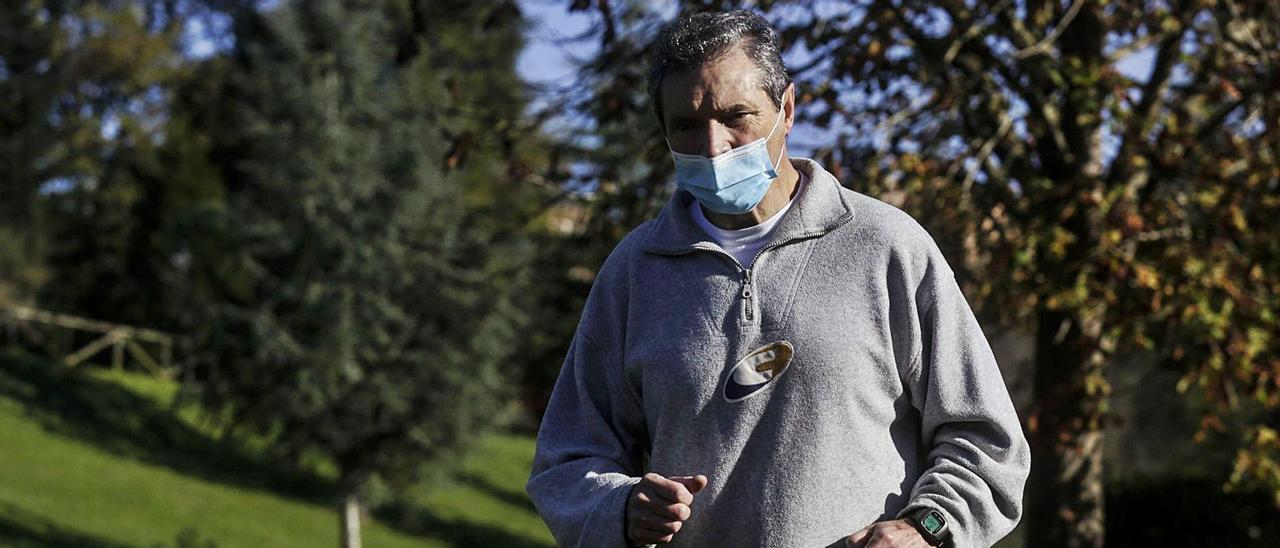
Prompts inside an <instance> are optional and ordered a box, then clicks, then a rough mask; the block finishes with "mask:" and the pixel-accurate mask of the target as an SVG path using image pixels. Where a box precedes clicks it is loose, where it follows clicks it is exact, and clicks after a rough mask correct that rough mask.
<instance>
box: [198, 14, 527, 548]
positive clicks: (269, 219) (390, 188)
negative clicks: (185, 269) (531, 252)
mask: <svg viewBox="0 0 1280 548" xmlns="http://www.w3.org/2000/svg"><path fill="white" fill-rule="evenodd" d="M445 7H448V6H445ZM421 9H430V7H429V6H422V5H420V4H418V3H413V4H408V5H406V4H403V3H395V2H392V3H385V4H378V3H370V4H358V3H357V4H351V3H346V2H339V1H328V0H318V1H313V2H289V3H285V4H283V5H281V6H279V7H277V8H275V9H272V10H270V11H267V12H259V11H256V10H254V9H246V10H245V11H242V12H239V13H237V14H236V40H237V51H236V53H235V59H234V63H233V65H232V66H231V67H230V68H229V69H228V70H229V73H228V76H227V78H228V84H227V87H226V88H225V90H224V96H223V98H222V100H221V101H222V102H221V104H220V105H218V106H217V107H216V108H217V111H218V112H220V113H222V114H221V115H220V118H219V119H216V120H211V121H210V123H213V124H215V125H216V127H215V128H214V129H213V130H212V133H213V134H214V135H215V138H214V141H215V145H214V150H213V152H212V156H211V157H212V158H214V159H215V161H216V162H217V163H218V164H219V165H220V166H222V169H223V171H224V174H225V175H224V176H225V180H226V189H227V197H226V200H227V204H226V209H225V211H224V216H223V217H222V218H221V219H222V220H221V221H220V223H219V224H220V227H219V228H218V230H217V232H218V233H219V236H218V238H217V240H218V242H220V243H218V244H216V245H212V246H211V247H212V248H213V250H212V251H205V252H204V255H198V256H196V257H194V260H195V261H197V262H202V261H208V263H203V262H202V263H201V268H203V269H207V271H210V272H217V273H218V274H217V275H216V276H214V277H213V278H212V279H210V280H206V282H205V284H204V288H203V290H204V291H209V292H210V293H212V294H213V295H214V300H216V304H215V305H214V306H212V307H211V309H210V311H209V314H208V315H207V317H205V318H204V319H203V321H202V322H200V327H199V335H198V337H197V340H198V341H199V342H198V347H199V349H200V358H199V359H198V360H197V362H196V363H197V366H196V367H195V368H194V369H193V370H192V371H191V375H190V378H191V379H192V386H193V387H194V388H195V390H196V393H197V394H199V397H200V398H201V399H202V401H203V402H204V403H205V404H206V405H207V406H209V407H210V408H213V409H218V410H226V412H227V416H229V417H231V420H232V421H233V423H234V424H235V425H237V426H239V427H241V428H246V429H249V430H253V431H257V432H260V433H264V434H267V435H269V436H270V443H271V446H272V448H273V450H274V451H275V452H277V453H278V454H280V455H281V456H283V457H284V458H286V459H289V460H291V461H294V462H301V461H302V460H304V459H306V458H309V457H315V456H320V457H322V458H324V459H327V460H328V461H330V462H332V463H333V464H334V465H335V467H336V469H337V473H338V477H339V481H338V484H339V485H338V488H339V491H340V499H341V502H340V508H341V515H342V520H341V523H342V524H343V542H344V545H346V546H354V545H358V543H359V523H358V516H359V514H360V507H361V506H362V501H363V499H365V498H367V495H368V494H369V493H371V492H372V491H373V490H374V489H375V488H376V487H377V486H381V485H385V486H390V487H393V488H394V487H402V486H405V485H407V484H408V483H409V482H411V481H412V480H413V479H415V478H416V477H417V475H418V472H419V470H420V468H421V466H422V465H424V464H425V463H428V462H430V461H431V460H432V459H433V458H437V457H439V456H441V455H445V454H449V452H450V451H452V450H454V449H455V448H457V447H459V446H460V445H461V444H463V443H464V442H465V441H466V440H468V439H470V438H471V437H472V436H474V434H475V433H476V432H479V431H483V430H484V428H485V427H486V426H489V425H491V424H492V423H493V422H494V420H495V418H496V416H498V415H499V414H500V412H501V410H502V406H501V403H500V398H499V397H500V396H501V395H503V394H505V390H506V383H504V376H503V373H505V371H504V370H502V369H501V368H500V367H499V365H500V363H501V362H502V361H503V359H504V358H505V357H506V355H507V353H508V352H509V349H510V347H511V341H512V339H513V337H514V336H515V333H516V329H517V328H518V326H519V325H520V314H519V313H518V312H517V310H516V309H515V307H514V301H513V298H514V296H515V295H517V294H518V293H519V291H520V289H521V283H522V282H521V281H520V276H519V269H520V265H522V264H523V263H524V262H526V261H527V259H526V256H527V250H528V248H527V246H526V245H524V244H523V243H522V240H521V239H520V238H519V237H518V236H511V235H506V236H501V235H495V234H494V233H493V230H492V229H494V228H495V227H497V226H500V225H501V224H502V223H501V222H499V221H497V220H494V219H493V216H492V213H493V212H494V211H501V210H502V207H501V206H502V205H503V204H505V203H508V202H507V198H510V197H512V196H513V195H514V196H519V193H518V192H506V193H504V191H506V190H508V189H506V188H505V186H507V185H509V184H510V183H507V182H506V181H504V180H503V179H502V175H503V173H502V171H501V170H500V169H497V168H496V167H495V164H493V163H487V162H483V161H479V162H477V161H474V160H477V159H478V160H483V159H484V158H485V156H484V155H485V154H486V152H485V150H486V146H487V145H486V143H485V142H484V141H483V140H482V139H475V140H474V141H473V144H474V146H475V148H476V150H474V151H473V152H472V154H473V155H474V156H475V157H473V158H472V161H463V160H461V159H457V158H456V156H457V153H456V150H455V149H456V144H457V143H456V142H452V143H451V142H450V141H449V140H448V139H447V137H448V136H449V135H454V136H456V135H460V134H463V133H465V132H468V131H470V132H472V133H473V134H476V133H478V132H479V131H481V130H482V128H483V127H484V126H482V125H480V124H481V123H482V122H484V120H483V119H479V120H477V119H476V116H477V115H476V114H475V113H476V112H492V113H495V114H494V116H495V117H496V120H493V121H497V122H502V116H503V115H504V114H506V113H512V112H514V113H519V111H520V108H521V107H520V101H519V100H518V99H519V97H510V96H508V97H505V99H507V101H506V104H503V105H500V106H499V105H497V104H496V103H495V104H494V105H493V108H492V110H489V109H486V108H484V105H487V104H488V103H487V102H488V101H495V102H496V101H497V100H498V99H502V98H503V97H501V95H502V94H501V93H500V92H498V91H490V92H489V93H487V94H486V93H475V94H462V98H464V99H466V100H475V101H477V102H486V103H483V104H482V105H479V106H477V105H468V104H466V103H465V101H452V100H451V99H455V98H457V97H458V96H459V94H456V93H454V94H451V91H450V87H449V84H450V82H451V81H454V82H456V80H453V78H455V77H457V78H462V77H467V72H468V71H467V70H466V69H471V70H476V69H479V70H488V71H491V72H496V73H498V76H495V77H494V78H493V79H491V80H490V82H495V83H497V84H500V83H501V82H502V77H501V71H503V70H505V71H508V72H510V71H511V70H512V66H511V63H510V62H511V58H510V56H511V55H514V53H513V51H514V50H513V49H510V48H509V49H508V50H507V52H506V53H505V54H504V55H505V56H506V59H505V61H504V57H503V56H498V57H497V61H495V60H494V59H489V60H487V61H486V60H484V59H481V60H480V61H485V62H487V63H489V65H488V66H486V65H484V64H482V63H477V64H474V65H472V66H469V67H457V65H454V64H453V62H452V61H450V60H449V58H450V55H448V54H449V53H451V52H442V51H437V50H435V49H433V48H439V47H442V46H441V45H440V42H441V41H442V40H446V39H450V38H452V39H458V38H459V37H460V36H463V35H466V34H467V33H470V34H469V36H470V38H471V39H472V40H476V41H484V40H489V41H491V42H492V43H493V47H494V48H498V47H502V46H503V45H504V43H505V44H506V45H509V43H510V42H511V41H512V40H516V41H517V42H518V35H516V30H517V26H516V25H515V24H514V23H506V24H495V25H493V26H490V27H488V28H485V27H484V26H483V25H474V23H476V22H483V21H488V20H489V18H487V17H481V16H483V15H486V14H487V15H493V13H492V12H486V11H484V10H481V9H475V8H468V9H467V10H465V11H460V12H459V13H455V14H454V15H456V16H457V17H445V18H439V19H433V21H435V22H439V24H440V25H441V26H443V27H447V26H450V25H455V26H458V27H462V28H457V29H455V30H453V31H450V32H441V31H440V30H438V29H433V30H432V32H430V33H427V30H426V29H425V28H423V27H420V26H418V25H417V23H418V22H422V21H425V19H419V18H417V17H416V16H415V15H414V14H416V13H417V11H416V10H421ZM405 14H408V15H409V17H405V18H402V17H400V16H403V15H405ZM517 15H518V12H517ZM515 20H516V21H518V17H516V18H515ZM446 21H451V22H446ZM486 33H489V34H486ZM513 36H516V38H512V37H513ZM516 49H518V48H516ZM489 51H491V52H492V51H495V50H489ZM504 62H505V63H506V64H505V65H504ZM451 70H453V71H455V72H450V71H451ZM469 77H471V78H478V77H483V74H472V75H470V76H469ZM507 78H508V79H509V81H511V82H514V77H512V76H510V75H508V76H507ZM495 87H496V88H502V87H503V86H501V85H495ZM467 89H469V90H482V89H483V88H482V87H469V88H467ZM507 95H511V94H510V93H508V94H507ZM481 118H483V117H481ZM490 127H492V126H490ZM451 159H452V160H451ZM517 203H518V201H517ZM515 210H516V213H518V212H519V211H518V210H519V207H518V206H517V207H515Z"/></svg>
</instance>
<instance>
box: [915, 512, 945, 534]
mask: <svg viewBox="0 0 1280 548" xmlns="http://www.w3.org/2000/svg"><path fill="white" fill-rule="evenodd" d="M920 525H923V526H924V528H925V530H926V531H929V532H930V533H932V534H935V535H936V534H938V531H941V530H942V516H939V515H938V513H937V512H929V514H928V515H926V516H925V517H924V519H923V520H921V521H920Z"/></svg>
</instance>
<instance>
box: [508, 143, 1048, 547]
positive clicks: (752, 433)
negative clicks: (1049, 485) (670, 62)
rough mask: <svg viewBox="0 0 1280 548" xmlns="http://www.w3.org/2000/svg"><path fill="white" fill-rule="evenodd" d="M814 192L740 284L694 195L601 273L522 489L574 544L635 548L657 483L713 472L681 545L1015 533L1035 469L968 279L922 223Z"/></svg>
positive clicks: (737, 269)
mask: <svg viewBox="0 0 1280 548" xmlns="http://www.w3.org/2000/svg"><path fill="white" fill-rule="evenodd" d="M792 163H793V165H795V167H796V168H797V169H799V170H800V171H801V172H803V173H805V174H806V175H808V176H809V181H810V182H809V185H808V187H807V188H806V189H805V191H804V192H803V193H802V194H801V195H800V196H799V198H798V201H797V202H796V203H795V204H794V205H793V207H792V209H791V211H789V212H788V213H787V215H786V216H785V217H784V218H783V219H782V220H781V222H780V223H779V225H778V227H777V231H776V232H775V234H774V237H773V240H772V241H771V242H770V243H769V244H768V245H766V246H765V247H764V249H763V250H761V252H760V253H759V254H758V255H757V259H756V261H755V264H754V265H753V266H752V268H751V269H744V268H743V267H742V266H741V265H739V264H738V262H737V261H735V260H734V259H733V258H732V257H731V256H730V255H729V254H727V253H725V252H724V251H723V250H721V249H720V248H719V247H718V246H716V245H715V244H714V243H713V242H712V240H711V239H710V238H709V237H708V236H707V234H706V233H705V232H703V231H702V230H700V229H699V228H698V227H697V225H696V224H694V221H693V220H692V219H691V218H690V216H689V214H688V206H689V201H690V200H692V199H693V198H692V196H690V195H689V194H687V193H684V192H677V193H676V194H675V195H674V196H673V197H672V199H671V201H670V202H669V203H668V204H667V206H666V207H665V208H664V209H663V210H662V212H661V213H660V214H659V215H658V217H657V218H656V219H654V220H651V221H649V222H646V223H644V224H642V225H640V226H639V227H637V228H636V229H635V230H633V231H632V232H631V233H630V234H629V235H628V236H627V237H626V238H624V239H623V241H622V242H621V243H619V244H618V247H617V248H616V249H615V250H614V251H613V253H612V254H610V256H609V258H608V259H607V260H606V261H605V264H604V266H603V267H601V269H600V272H599V275H598V276H597V278H596V281H595V285H594V286H593V287H592V289H591V295H590V297H589V298H588V299H587V304H586V307H585V309H584V311H583V313H582V319H581V321H580V323H579V324H578V329H577V333H576V334H575V336H574V339H573V342H572V345H571V347H570V351H569V354H568V357H567V358H566V359H565V363H564V367H563V369H562V370H561V372H560V377H559V379H558V380H557V382H556V386H555V390H554V392H553V393H552V396H551V402H550V404H549V407H548V408H547V412H546V415H545V417H544V419H543V422H542V427H541V430H540V431H539V433H538V444H537V455H536V457H535V459H534V464H533V472H532V475H531V477H530V478H529V483H528V485H527V487H526V489H527V490H528V492H529V495H530V496H531V497H532V499H533V502H534V504H535V506H536V507H537V509H538V512H539V514H541V515H542V517H543V519H544V520H546V522H547V524H548V526H549V527H550V528H551V532H552V534H553V535H554V536H555V538H556V541H557V542H558V543H560V544H561V545H563V546H583V547H588V546H589V547H621V546H625V545H626V541H625V538H624V531H623V529H624V527H623V525H624V524H623V521H624V514H625V504H626V499H627V496H628V495H629V493H630V490H631V487H632V486H633V485H635V484H636V483H637V482H639V477H640V476H641V475H643V474H644V473H645V472H647V471H653V472H657V473H659V474H662V475H664V476H673V475H693V474H706V476H707V477H708V478H709V479H710V483H709V485H708V486H707V488H706V489H704V490H703V491H702V492H700V493H698V494H697V495H695V497H694V502H693V504H692V509H693V514H692V517H690V518H689V520H688V521H686V522H685V524H684V526H683V528H682V529H681V530H680V532H679V533H676V535H675V538H674V540H673V541H672V543H671V545H672V546H787V547H791V546H798V547H808V546H812V547H824V546H830V545H836V546H843V542H844V541H843V539H844V537H846V536H848V535H849V534H850V533H852V532H854V531H856V530H858V529H860V528H862V527H864V526H866V525H869V524H871V523H873V522H875V521H878V520H885V519H896V518H898V517H901V516H903V515H905V514H906V513H907V512H908V511H909V510H912V509H915V508H919V507H929V508H933V509H935V510H938V511H939V512H941V513H942V514H943V516H944V517H945V518H946V519H947V522H948V523H949V524H950V529H951V532H952V535H953V537H952V538H953V539H954V541H955V545H956V546H960V547H971V546H990V545H991V544H993V543H995V542H996V540H998V539H999V538H1001V537H1002V536H1004V535H1005V534H1007V533H1008V532H1009V531H1010V530H1011V529H1013V527H1014V525H1016V524H1017V522H1018V519H1019V517H1020V516H1021V513H1022V489H1023V485H1024V483H1025V482H1026V478H1027V473H1028V470H1029V467H1030V451H1029V449H1028V446H1027V442H1026V439H1025V438H1024V436H1023V433H1022V429H1021V427H1020V424H1019V421H1018V417H1017V415H1016V413H1015V411H1014V408H1013V405H1012V403H1011V402H1010V400H1009V394H1008V391H1007V390H1006V388H1005V385H1004V381H1003V379H1002V378H1001V376H1000V371H999V369H998V368H997V366H996V362H995V359H994V358H993V356H992V354H991V349H990V347H989V346H988V344H987V341H986V339H985V337H984V336H983V334H982V330H981V329H980V328H979V326H978V322H977V321H976V320H975V319H974V316H973V313H972V312H971V311H970V309H969V306H968V304H967V303H966V302H965V299H964V296H963V295H962V294H961V292H960V289H959V287H958V286H957V285H956V282H955V279H954V277H953V276H952V271H951V269H950V268H949V267H948V266H947V263H946V261H945V260H944V259H943V257H942V255H941V254H940V252H939V251H938V248H937V246H936V245H935V244H934V242H933V240H932V239H931V238H930V237H929V235H928V234H927V233H926V232H925V231H924V229H922V228H921V227H920V226H919V225H918V224H917V223H916V222H915V221H914V220H912V219H911V218H910V217H909V216H907V215H906V214H905V213H903V212H901V211H899V210H897V209H895V208H893V207H891V206H889V205H886V204H884V203H882V202H879V201H876V200H874V199H871V198H868V197H866V196H863V195H861V194H858V193H856V192H853V191H850V190H847V189H845V188H842V187H841V186H840V185H839V184H838V182H837V181H836V179H835V178H834V177H833V176H831V174H829V173H827V172H826V171H825V170H823V169H822V168H821V167H820V166H819V165H818V164H817V163H816V162H813V161H812V160H805V159H793V160H792Z"/></svg>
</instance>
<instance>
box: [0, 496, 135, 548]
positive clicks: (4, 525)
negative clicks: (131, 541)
mask: <svg viewBox="0 0 1280 548" xmlns="http://www.w3.org/2000/svg"><path fill="white" fill-rule="evenodd" d="M0 539H3V543H4V546H13V547H28V546H30V547H36V546H39V547H41V548H64V547H65V548H132V547H131V546H130V545H128V544H120V543H118V542H114V541H110V540H106V539H103V538H100V537H95V536H93V535H89V534H85V533H82V532H80V531H76V530H74V529H71V528H68V527H65V526H62V525H60V524H57V523H54V522H53V521H51V520H49V519H48V518H46V517H44V516H42V515H40V514H36V513H34V512H30V511H27V510H24V509H22V508H19V507H17V506H15V505H13V504H10V503H7V502H6V503H0Z"/></svg>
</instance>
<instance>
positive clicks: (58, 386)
mask: <svg viewBox="0 0 1280 548" xmlns="http://www.w3.org/2000/svg"><path fill="white" fill-rule="evenodd" d="M176 389H177V386H176V385H175V384H174V383H172V382H167V381H161V380H156V379H153V378H150V377H148V376H145V375H140V374H134V373H124V372H112V371H106V370H101V369H84V370H80V371H75V372H70V371H65V370H62V369H61V368H58V367H56V366H54V365H52V364H49V363H45V362H43V361H41V360H38V359H33V358H30V357H26V356H23V355H18V354H13V353H3V352H0V546H76V547H110V548H115V547H126V546H128V547H145V548H151V547H157V546H160V547H170V546H174V547H177V546H198V547H201V548H207V547H209V546H217V547H219V548H227V547H238V546H245V547H254V548H257V547H273V546H307V547H310V546H321V547H323V546H336V545H337V536H338V535H337V523H338V522H337V513H336V511H335V510H334V509H332V508H331V507H330V504H329V498H330V495H329V494H327V493H329V492H330V491H329V490H328V488H327V480H326V479H324V478H323V477H320V476H311V477H299V476H297V474H295V473H289V472H285V471H282V470H281V469H279V468H277V467H274V466H273V465H272V464H271V463H270V462H267V461H265V459H263V458H261V456H260V454H258V453H257V452H256V451H255V450H254V449H253V448H250V447H246V446H245V444H244V443H240V442H225V441H220V440H219V439H218V438H217V437H216V436H215V435H213V433H212V432H211V431H210V429H209V428H208V427H207V426H204V425H203V423H202V422H201V421H199V420H198V419H197V412H196V411H195V410H194V409H190V408H188V409H184V410H182V411H181V412H177V413H174V412H172V411H171V410H170V407H169V404H170V402H171V400H172V398H173V395H174V393H175V391H176ZM532 454H533V440H532V439H531V438H530V437H528V436H519V435H494V436H490V437H487V438H484V439H483V440H481V442H480V443H478V444H477V445H476V446H475V447H474V448H472V450H470V451H469V452H468V453H467V455H466V457H465V458H463V459H461V460H460V461H459V462H457V463H456V464H455V465H452V466H451V472H450V473H447V474H442V475H441V477H440V478H439V479H437V480H434V482H433V483H431V484H428V485H422V486H420V487H419V488H417V489H414V490H413V491H412V492H411V493H410V494H409V496H408V497H407V501H406V502H404V503H402V504H399V505H397V506H395V507H393V508H388V509H383V510H380V511H379V512H377V513H376V516H377V517H375V518H371V519H368V520H366V521H365V529H364V544H365V546H367V547H369V548H380V547H401V546H404V547H409V546H413V547H425V546H489V545H502V546H517V547H524V546H527V547H534V546H550V545H552V540H551V537H550V534H549V533H548V532H547V530H546V527H545V526H544V525H543V524H542V522H541V521H540V520H539V519H538V517H537V515H536V514H535V513H534V511H533V508H532V506H531V505H530V503H529V502H528V499H527V498H526V497H525V496H524V493H523V488H522V487H523V483H524V480H525V477H526V475H527V473H528V470H529V465H530V461H531V458H532Z"/></svg>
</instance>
